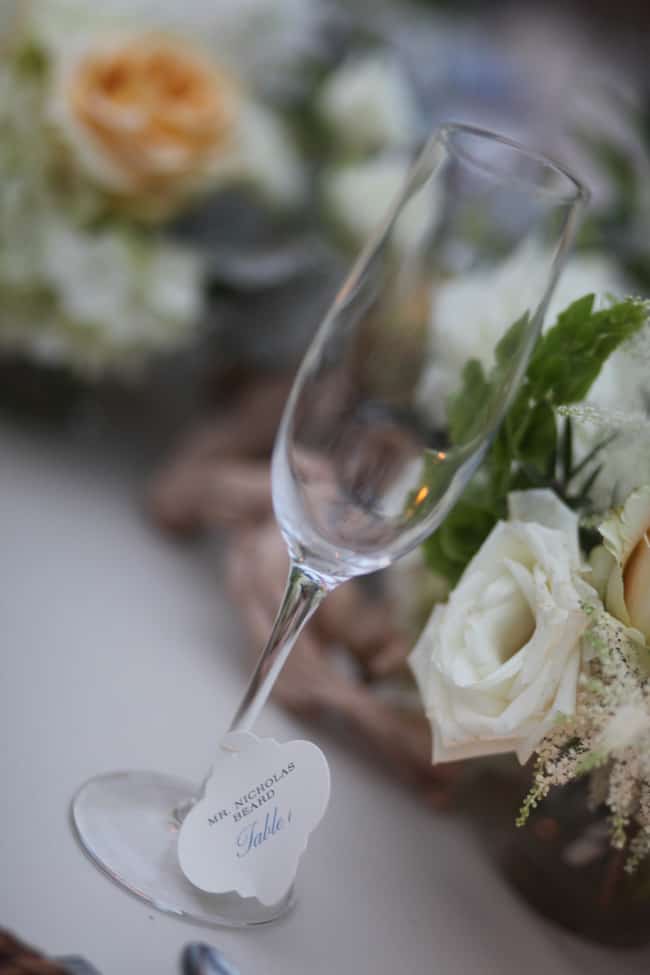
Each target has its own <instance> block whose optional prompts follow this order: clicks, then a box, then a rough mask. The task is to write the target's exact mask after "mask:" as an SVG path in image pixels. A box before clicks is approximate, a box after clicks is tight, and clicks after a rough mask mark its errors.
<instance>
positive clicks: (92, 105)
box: [0, 0, 314, 378]
mask: <svg viewBox="0 0 650 975" xmlns="http://www.w3.org/2000/svg"><path fill="white" fill-rule="evenodd" d="M289 6H294V7H295V6H296V5H295V4H293V5H292V4H291V3H289ZM271 7H272V5H270V4H269V3H267V2H264V0H257V2H252V3H248V4H243V5H236V4H232V3H226V2H221V3H219V4H215V5H213V9H212V10H211V9H210V5H204V4H196V3H195V4H191V5H190V9H189V10H188V9H187V5H184V7H183V16H182V17H181V16H180V11H178V10H177V9H176V7H175V5H172V4H165V3H163V4H150V3H147V2H146V0H137V2H134V3H128V4H127V3H120V2H115V3H111V4H110V5H108V4H107V5H103V4H93V3H89V2H83V0H22V2H21V0H17V2H12V3H8V4H7V5H6V9H3V15H2V16H3V35H2V36H3V40H2V45H3V50H2V63H1V65H0V134H1V136H2V137H1V138H0V182H1V185H2V189H1V191H0V294H1V296H2V312H1V313H0V349H2V350H3V352H4V353H5V354H8V353H11V354H19V355H21V356H23V357H27V358H29V359H31V360H35V361H37V362H40V363H44V364H46V365H50V366H58V365H61V366H64V367H66V368H67V369H70V370H72V371H73V372H76V373H79V374H81V375H82V376H84V377H89V378H92V377H96V376H99V375H103V374H106V373H123V372H124V371H127V372H131V373H132V372H133V371H134V370H135V369H137V367H138V366H139V365H141V364H142V362H143V361H145V360H146V359H147V358H148V357H149V356H151V355H152V354H154V353H159V352H161V351H165V350H168V349H171V348H173V347H175V346H177V345H179V344H182V343H185V342H187V341H188V340H189V339H190V338H191V337H192V336H193V332H194V329H195V327H196V325H197V323H198V321H199V318H200V315H201V311H202V306H203V298H204V277H205V275H204V262H203V259H202V255H201V252H200V250H199V249H198V248H196V247H193V246H190V245H188V244H187V243H185V242H184V243H183V244H181V243H179V242H178V241H177V240H175V239H174V237H173V236H172V235H170V233H169V229H170V228H172V229H173V221H174V220H175V219H177V218H178V216H179V215H180V214H182V213H183V212H184V210H186V209H187V208H188V207H189V206H190V205H192V204H196V202H197V200H199V199H200V198H202V197H204V196H205V195H206V194H208V193H215V192H220V191H221V190H223V189H225V188H228V187H231V186H234V185H240V186H244V187H246V188H248V189H252V191H254V192H255V193H256V194H257V195H258V196H259V197H260V198H262V199H264V200H266V201H270V203H271V205H277V206H282V207H286V206H293V205H295V204H296V202H297V201H298V200H299V199H300V196H301V193H302V191H303V189H304V181H303V172H302V168H301V164H300V159H299V155H298V152H297V150H296V147H295V145H294V144H293V142H292V139H291V138H290V136H289V133H288V130H287V128H286V125H285V123H284V121H283V119H282V117H281V113H280V111H279V110H276V108H275V107H274V106H272V105H271V102H270V100H269V97H268V91H269V89H270V88H271V85H272V82H273V78H274V77H275V76H276V75H277V73H278V70H277V68H278V63H281V64H282V69H283V75H282V76H283V78H284V79H285V80H287V81H288V79H290V78H291V76H292V73H296V71H297V66H298V64H300V63H302V61H303V60H304V59H305V58H306V57H307V56H308V53H309V52H308V50H306V47H307V46H308V42H307V40H306V38H307V36H309V37H311V33H312V32H313V25H311V24H309V25H308V24H305V23H303V22H305V21H306V20H307V21H309V18H310V17H311V19H312V20H314V15H313V7H312V6H311V5H310V4H307V5H302V6H301V11H302V13H301V16H300V17H299V18H298V22H294V21H295V18H293V19H290V18H289V13H290V11H289V10H288V9H286V8H287V4H286V3H285V4H284V5H283V8H282V10H278V11H276V12H274V11H273V10H272V9H271ZM262 24H264V25H266V33H265V40H264V45H265V65H264V67H263V70H260V65H259V63H258V62H259V60H260V53H261V48H260V44H261V42H260V40H259V36H260V35H259V29H260V27H261V25H262ZM301 24H302V27H301ZM289 38H291V43H288V40H289ZM274 65H275V69H274ZM274 70H275V75H274ZM262 75H263V77H264V79H265V86H263V85H262V83H261V76H262Z"/></svg>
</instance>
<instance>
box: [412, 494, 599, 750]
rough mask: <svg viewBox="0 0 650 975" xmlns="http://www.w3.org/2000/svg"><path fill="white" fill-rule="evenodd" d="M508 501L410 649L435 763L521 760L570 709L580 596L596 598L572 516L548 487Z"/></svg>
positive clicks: (580, 622)
mask: <svg viewBox="0 0 650 975" xmlns="http://www.w3.org/2000/svg"><path fill="white" fill-rule="evenodd" d="M509 507H510V520H509V521H508V522H500V523H499V524H498V525H496V527H495V528H494V529H493V531H492V532H491V534H490V535H489V537H488V538H487V539H486V541H485V542H484V544H483V546H482V548H481V550H480V551H479V553H478V554H477V555H476V556H475V557H474V559H472V561H471V562H470V564H469V565H468V566H467V568H466V569H465V572H464V573H463V576H462V578H461V580H460V582H459V583H458V585H457V586H456V588H455V589H454V590H453V592H452V594H451V596H450V598H449V601H448V602H447V603H446V604H445V605H444V606H437V607H436V608H435V609H434V611H433V614H432V615H431V618H430V620H429V622H428V624H427V626H426V628H425V630H424V632H423V633H422V636H421V637H420V640H419V641H418V643H417V645H416V647H415V649H414V651H413V653H412V654H411V658H410V663H411V667H412V669H413V672H414V674H415V677H416V680H417V683H418V687H419V690H420V694H421V696H422V699H423V702H424V705H425V710H426V713H427V715H428V717H429V720H430V721H431V724H432V728H433V757H434V761H437V762H440V761H452V760H455V759H463V758H472V757H474V756H477V755H492V754H496V753H500V752H516V753H517V755H518V757H519V760H520V761H521V762H522V763H523V762H526V761H527V760H528V758H529V757H530V755H531V753H532V751H533V749H534V747H535V745H536V744H537V743H538V742H539V741H540V739H541V738H542V737H543V736H544V734H546V732H547V731H548V730H549V729H550V727H551V725H552V724H553V722H554V720H555V719H556V717H557V716H558V715H561V714H572V713H573V712H574V710H575V703H576V688H577V681H578V674H579V669H580V659H581V650H580V636H581V634H582V632H583V630H584V628H585V626H586V623H587V617H586V615H585V613H584V612H583V610H582V608H581V601H582V600H584V599H585V598H586V599H591V600H594V599H596V594H595V593H594V592H593V590H592V589H591V587H590V586H588V585H587V584H586V583H585V582H584V581H583V580H582V579H581V577H580V553H579V548H578V526H577V517H576V515H575V514H574V513H573V512H572V511H570V510H569V509H568V508H567V507H565V505H564V504H562V502H561V501H560V500H559V499H558V498H557V497H556V495H555V494H553V492H551V491H548V490H541V491H526V492H517V493H513V494H511V495H510V496H509Z"/></svg>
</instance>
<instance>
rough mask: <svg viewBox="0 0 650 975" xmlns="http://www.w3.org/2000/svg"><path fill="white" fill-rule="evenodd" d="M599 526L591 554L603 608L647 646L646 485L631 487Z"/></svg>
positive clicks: (649, 538) (649, 492)
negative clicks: (598, 540)
mask: <svg viewBox="0 0 650 975" xmlns="http://www.w3.org/2000/svg"><path fill="white" fill-rule="evenodd" d="M599 530H600V534H601V535H602V538H603V544H602V545H601V546H599V547H598V548H596V549H594V551H593V552H592V555H591V563H592V567H593V576H594V584H595V585H596V587H597V588H598V590H599V592H600V593H601V595H602V597H603V601H604V603H605V608H606V609H607V611H608V612H609V613H611V614H612V616H615V617H616V618H617V619H619V620H620V621H621V623H624V624H625V625H626V626H629V627H632V628H633V629H635V630H637V631H638V632H639V633H640V634H642V636H643V638H644V639H645V642H646V644H647V645H648V646H650V485H646V486H645V487H642V488H639V490H638V491H634V493H633V494H631V495H630V496H629V498H628V499H627V501H626V502H625V504H624V506H623V507H622V508H620V509H618V510H617V511H615V512H614V513H613V514H612V515H611V516H610V517H609V518H606V519H605V521H604V522H603V523H602V524H601V525H600V528H599Z"/></svg>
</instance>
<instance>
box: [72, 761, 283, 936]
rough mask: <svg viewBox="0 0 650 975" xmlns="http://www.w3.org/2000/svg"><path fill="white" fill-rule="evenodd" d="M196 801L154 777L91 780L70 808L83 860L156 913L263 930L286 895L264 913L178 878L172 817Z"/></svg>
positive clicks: (253, 903)
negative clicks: (99, 868)
mask: <svg viewBox="0 0 650 975" xmlns="http://www.w3.org/2000/svg"><path fill="white" fill-rule="evenodd" d="M195 794H196V789H195V788H194V787H193V786H192V784H191V783H189V782H186V781H184V780H183V779H178V778H175V777H174V776H170V775H161V774H158V773H156V772H111V773H108V774H107V775H99V776H97V777H96V778H93V779H90V780H89V781H88V782H86V783H85V784H84V785H82V787H81V788H80V789H79V791H78V792H77V794H76V795H75V797H74V799H73V800H72V820H73V823H74V826H75V828H76V832H77V835H78V838H79V840H80V842H81V845H82V847H83V848H84V850H85V851H86V853H87V854H88V855H89V856H90V858H91V859H92V860H94V862H95V863H96V864H97V865H98V866H99V867H101V869H102V870H103V871H104V872H105V873H107V874H108V876H109V877H111V878H112V879H113V880H114V881H115V882H116V883H118V884H120V886H122V887H125V888H126V889H127V890H129V891H130V892H131V893H132V894H135V895H136V897H140V898H142V900H144V901H146V902H147V903H148V904H151V906H152V907H155V908H156V910H158V911H165V912H166V913H168V914H176V915H178V916H181V917H185V918H188V919H190V920H192V921H198V922H199V923H200V924H210V925H215V926H224V925H225V926H227V927H237V928H240V927H247V926H249V925H253V924H267V923H268V922H269V921H275V920H276V919H277V918H279V917H282V915H284V914H286V913H287V912H288V911H289V910H290V909H291V908H292V907H293V905H294V903H295V899H294V893H293V888H291V890H290V891H289V893H288V894H287V895H286V897H284V898H283V900H282V901H281V902H280V903H278V904H274V905H272V906H271V907H269V906H268V905H266V904H262V903H260V901H258V900H256V898H254V897H240V896H239V894H236V893H228V894H207V893H205V892H204V891H201V890H199V889H198V887H194V886H193V885H192V884H191V883H190V882H189V880H187V878H186V877H185V875H184V874H183V872H182V870H181V868H180V866H179V863H178V859H177V855H176V839H177V835H178V829H179V822H178V819H177V818H176V816H175V811H176V810H178V809H182V808H183V807H184V806H187V804H188V797H190V796H193V795H195Z"/></svg>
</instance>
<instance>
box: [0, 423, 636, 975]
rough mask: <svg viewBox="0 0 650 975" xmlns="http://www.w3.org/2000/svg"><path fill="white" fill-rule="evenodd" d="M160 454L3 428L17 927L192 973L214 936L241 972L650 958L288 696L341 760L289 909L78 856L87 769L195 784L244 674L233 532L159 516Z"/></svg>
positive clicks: (77, 947)
mask: <svg viewBox="0 0 650 975" xmlns="http://www.w3.org/2000/svg"><path fill="white" fill-rule="evenodd" d="M145 467H146V464H144V463H143V462H142V460H140V462H139V463H138V462H135V463H134V462H133V459H132V458H129V459H127V458H126V456H125V455H122V453H121V452H120V451H115V450H105V449H103V448H102V447H101V445H93V444H92V443H90V444H89V443H88V442H86V441H85V440H84V439H83V438H81V439H79V438H61V437H55V436H53V435H49V436H46V435H44V434H43V433H42V432H35V431H34V430H29V431H27V430H25V429H24V428H17V427H12V426H7V425H3V426H1V427H0V559H1V561H0V566H1V568H0V573H1V575H0V583H1V584H0V620H1V621H2V636H3V644H4V646H3V649H2V654H1V656H0V661H1V664H0V666H1V676H0V692H1V694H2V699H1V701H0V721H1V722H2V727H1V731H2V749H1V758H0V762H1V764H0V775H1V781H2V793H1V794H2V831H1V832H0V862H1V863H2V870H1V873H0V926H3V927H7V928H10V929H12V930H13V931H15V932H16V933H17V934H18V935H19V936H21V937H23V938H24V939H26V940H28V941H30V942H32V943H33V944H35V945H37V946H39V947H40V948H41V949H42V950H44V951H46V952H48V953H51V954H53V955H56V954H70V953H78V954H82V955H84V956H85V957H86V958H87V959H88V960H90V961H92V962H93V964H95V965H96V966H97V968H98V969H99V970H100V971H101V972H102V973H103V975H130V973H134V975H135V973H138V975H145V973H149V972H151V973H154V972H155V973H158V975H167V973H169V975H171V973H178V971H179V968H178V958H179V954H180V951H181V948H182V946H183V945H184V944H186V943H187V942H189V941H197V940H202V941H208V942H210V943H212V944H215V945H217V946H219V947H220V948H221V949H222V950H223V951H224V952H225V953H226V955H227V956H228V957H230V958H231V959H232V961H233V962H234V963H236V964H237V965H238V966H239V967H240V969H241V972H242V975H306V973H307V972H309V973H314V975H318V973H323V975H325V973H327V975H331V973H332V972H335V971H336V972H341V973H344V975H347V973H369V975H370V973H372V975H389V973H393V972H396V971H397V972H404V973H406V975H411V973H413V975H419V973H440V975H469V973H473V972H480V973H481V975H497V973H498V975H504V973H506V975H509V973H512V975H520V973H521V972H524V971H525V972H526V973H527V975H548V973H549V972H553V973H554V975H578V973H583V972H586V971H589V973H590V975H605V973H607V975H609V973H612V972H613V971H616V972H617V975H627V973H636V972H638V973H641V972H647V971H648V963H649V962H650V953H649V952H648V951H633V952H621V953H614V952H610V951H607V950H605V949H602V948H599V947H596V946H592V945H588V944H584V943H582V942H580V941H578V940H577V939H574V938H572V937H571V936H569V935H567V934H564V933H563V932H561V931H559V930H557V929H555V928H554V927H552V926H551V925H548V924H546V923H545V922H544V921H542V920H540V919H539V918H538V917H536V916H535V915H534V914H533V913H531V912H530V911H529V910H528V909H527V908H526V907H525V906H524V905H523V904H522V903H521V902H520V901H519V900H518V899H517V897H516V896H515V895H514V894H513V893H512V892H511V891H510V890H509V888H508V887H507V885H506V884H505V883H504V881H503V880H502V879H501V878H500V876H499V875H498V874H497V873H496V872H495V871H494V868H493V867H492V865H491V863H490V861H489V857H488V856H487V854H486V851H485V850H483V849H482V848H481V845H480V842H479V840H478V839H477V838H476V837H475V835H474V834H473V833H472V832H470V831H469V830H468V829H467V827H466V826H465V825H464V824H463V823H461V822H460V821H459V820H457V819H454V817H453V816H449V815H448V816H435V815H433V814H432V813H430V812H429V811H427V810H426V809H425V808H423V807H421V806H420V805H418V803H417V801H416V799H415V798H414V797H413V796H412V795H410V794H409V793H408V792H407V791H406V790H404V789H403V788H401V787H400V786H399V785H398V784H396V783H394V782H393V781H392V780H390V779H389V778H387V777H386V776H384V775H383V773H382V772H381V770H380V769H379V768H378V767H375V766H373V765H372V763H368V762H367V761H366V760H364V757H363V755H362V754H361V752H360V751H359V749H355V748H354V747H350V746H351V745H353V743H347V744H348V747H346V742H345V740H344V739H343V738H341V736H340V734H339V735H336V736H335V735H331V736H327V740H323V737H322V735H321V733H319V732H314V729H311V730H310V729H309V728H308V727H307V728H306V727H305V725H301V724H299V723H298V722H295V721H293V720H292V719H290V718H288V717H287V716H286V715H285V714H283V713H282V712H280V711H279V710H278V709H276V708H275V707H274V706H273V705H269V707H268V708H267V710H266V712H265V714H264V716H263V719H262V721H261V722H260V731H261V732H262V733H266V734H271V735H273V736H275V737H277V738H279V739H282V740H286V739H288V738H290V737H294V736H297V737H304V736H305V735H310V734H311V735H312V736H315V737H317V739H319V742H320V744H321V745H322V746H323V747H324V749H325V750H326V752H327V755H328V758H329V761H330V764H331V770H332V783H333V793H332V800H331V804H330V807H329V810H328V813H327V815H326V817H325V820H324V822H323V823H322V824H321V826H320V827H319V829H318V830H317V832H316V833H315V835H314V836H313V838H312V840H311V843H310V846H309V848H308V850H307V853H306V854H305V856H304V859H303V861H302V864H301V868H300V872H299V903H298V906H297V907H296V909H295V910H294V911H293V912H292V914H291V915H289V916H288V917H286V918H285V919H283V920H282V921H280V922H277V923H276V924H274V925H270V926H267V927H263V928H256V929H251V930H245V931H233V930H226V929H217V928H206V927H199V926H197V925H193V924H191V923H188V922H185V921H181V920H178V919H176V918H173V917H169V916H166V915H163V914H160V913H157V912H156V911H155V910H153V909H152V908H150V907H149V906H147V905H146V904H144V903H142V902H140V901H138V900H137V899H136V898H133V897H131V896H129V895H127V894H126V893H124V892H123V891H122V890H120V889H119V888H118V887H116V886H115V885H113V884H112V883H111V882H110V881H109V880H108V879H107V878H106V877H105V876H104V875H103V874H102V873H101V872H100V871H99V870H97V869H96V868H95V867H94V866H93V865H92V864H91V863H90V861H89V860H87V859H86V858H85V857H84V856H83V855H82V853H81V851H80V849H79V847H78V846H77V843H76V841H75V839H74V837H73V834H72V831H71V827H70V822H69V803H70V798H71V796H72V794H73V792H74V791H75V789H76V788H77V787H78V785H79V784H80V783H81V782H83V781H84V780H85V779H87V778H88V777H90V776H91V775H93V774H95V773H98V772H103V771H109V770H112V769H124V768H129V767H130V768H151V769H159V770H164V771H168V772H171V773H175V774H179V775H182V776H185V777H189V778H191V779H194V780H196V781H197V782H198V781H200V779H201V778H202V776H203V773H204V772H205V769H206V768H207V767H208V766H209V764H210V761H211V758H212V754H213V750H214V747H215V742H216V739H217V736H218V734H219V732H220V731H221V730H222V729H223V727H224V725H225V724H226V723H227V720H228V717H229V716H230V714H231V712H232V709H233V704H234V702H235V701H236V700H237V698H238V695H239V694H240V693H241V691H242V689H243V686H244V682H245V678H246V667H247V663H248V662H247V661H246V659H245V657H244V653H243V645H244V641H243V635H242V632H241V630H240V628H239V625H238V621H237V619H236V616H235V614H234V613H233V611H232V609H231V607H230V606H229V604H228V600H227V597H226V595H225V593H224V590H223V587H222V583H221V573H222V566H221V556H220V547H219V540H218V539H213V540H211V541H210V542H206V543H203V544H200V545H179V544H177V543H173V542H170V541H168V540H166V539H164V538H162V537H160V536H159V535H158V534H156V532H155V531H154V530H153V529H152V527H151V525H150V524H149V523H148V522H147V520H146V518H145V517H144V516H143V513H142V507H141V497H142V490H143V484H144V479H145V474H144V468H145Z"/></svg>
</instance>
